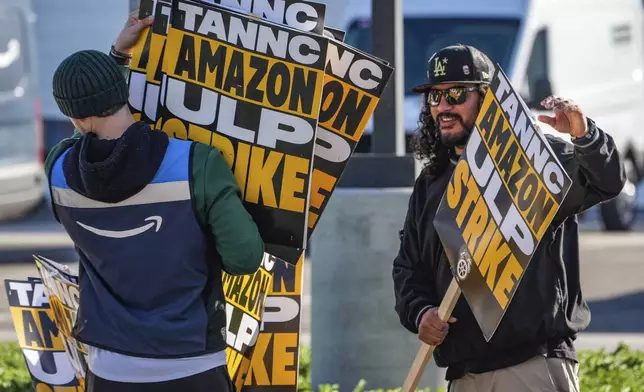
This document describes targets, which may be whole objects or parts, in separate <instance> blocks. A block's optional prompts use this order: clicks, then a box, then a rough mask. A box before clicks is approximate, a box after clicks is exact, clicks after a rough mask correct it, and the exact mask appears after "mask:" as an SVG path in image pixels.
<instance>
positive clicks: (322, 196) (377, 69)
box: [282, 40, 393, 263]
mask: <svg viewBox="0 0 644 392" xmlns="http://www.w3.org/2000/svg"><path fill="white" fill-rule="evenodd" d="M392 74H393V68H392V67H391V66H389V65H388V64H387V63H386V62H384V61H382V60H380V59H378V58H375V57H373V56H370V55H367V54H366V53H364V52H362V51H360V50H357V49H355V48H353V47H351V46H349V45H347V44H345V43H342V42H338V41H334V40H330V41H329V46H328V51H327V61H326V65H325V75H324V89H323V90H322V106H321V108H320V116H319V126H318V130H317V135H316V144H315V159H314V160H313V173H312V175H311V195H310V205H309V210H308V215H309V216H308V232H307V236H308V237H309V238H310V237H311V235H312V234H313V230H314V229H315V227H316V225H317V223H318V222H319V217H320V215H321V214H322V212H323V211H324V209H325V208H326V205H327V203H328V201H329V198H330V197H331V194H332V193H333V191H334V190H335V188H336V186H337V184H338V181H339V180H340V177H341V176H342V173H343V172H344V170H345V169H346V166H347V164H348V163H349V159H350V158H351V156H352V155H353V152H354V151H355V148H356V146H357V144H358V142H359V141H360V138H361V137H362V135H363V133H364V130H365V128H366V126H367V123H368V122H369V119H370V118H371V116H372V115H373V112H374V110H375V109H376V106H377V105H378V102H379V101H380V97H381V95H382V92H383V90H384V89H385V87H386V85H387V83H388V82H389V79H390V78H391V75H392ZM299 257H300V254H299V253H297V252H295V250H287V251H285V252H283V253H282V259H284V260H285V261H286V262H289V263H293V262H294V261H295V260H297V259H298V258H299Z"/></svg>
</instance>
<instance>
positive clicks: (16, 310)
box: [4, 278, 85, 392]
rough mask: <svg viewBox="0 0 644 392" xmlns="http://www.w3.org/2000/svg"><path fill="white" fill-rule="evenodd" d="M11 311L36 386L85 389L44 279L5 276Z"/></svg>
mask: <svg viewBox="0 0 644 392" xmlns="http://www.w3.org/2000/svg"><path fill="white" fill-rule="evenodd" d="M4 283H5V289H6V293H7V299H8V302H9V311H10V313H11V318H12V321H13V325H14V327H15V329H16V336H17V338H18V345H19V346H20V348H21V349H22V354H23V356H24V358H25V363H26V365H27V370H28V371H29V374H30V376H31V379H32V384H33V387H34V390H36V391H42V392H56V391H58V392H62V391H65V392H83V391H84V390H85V379H84V377H79V376H77V374H76V372H75V370H74V367H73V366H72V363H71V361H70V356H69V355H68V354H67V351H66V350H67V348H66V344H65V341H64V338H63V336H62V334H61V333H60V332H59V331H60V330H59V329H58V327H57V325H56V322H55V317H54V311H53V309H52V308H51V306H50V304H49V298H48V295H47V293H46V290H45V285H44V284H43V282H42V280H40V279H37V278H29V279H28V280H9V279H7V280H5V281H4Z"/></svg>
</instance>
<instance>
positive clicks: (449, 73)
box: [411, 44, 494, 93]
mask: <svg viewBox="0 0 644 392" xmlns="http://www.w3.org/2000/svg"><path fill="white" fill-rule="evenodd" d="M493 74H494V64H493V63H492V60H490V58H489V57H487V56H486V55H485V53H483V52H481V51H480V50H478V49H476V48H475V47H473V46H469V45H463V44H456V45H451V46H447V47H444V48H443V49H441V50H439V51H438V52H436V53H434V54H433V55H432V57H431V58H430V59H429V60H428V61H427V83H425V84H421V85H419V86H415V87H413V88H412V89H411V91H413V92H415V93H422V92H423V91H425V90H427V89H429V88H430V87H432V86H434V85H436V84H441V83H475V84H483V83H490V81H491V80H492V76H493Z"/></svg>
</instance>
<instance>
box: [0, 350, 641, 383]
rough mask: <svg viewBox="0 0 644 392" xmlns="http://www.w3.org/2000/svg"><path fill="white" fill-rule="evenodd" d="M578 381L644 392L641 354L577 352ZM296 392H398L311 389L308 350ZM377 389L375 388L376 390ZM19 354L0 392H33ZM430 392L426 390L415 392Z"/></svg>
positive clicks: (3, 363) (11, 356)
mask: <svg viewBox="0 0 644 392" xmlns="http://www.w3.org/2000/svg"><path fill="white" fill-rule="evenodd" d="M578 355H579V360H580V362H581V365H580V369H579V378H580V384H581V385H580V386H581V391H583V392H644V352H643V351H636V350H632V349H629V348H628V347H627V346H626V345H623V344H622V345H620V346H619V347H618V348H617V349H616V350H615V351H612V352H608V351H605V350H596V351H580V352H579V354H578ZM299 372H300V377H299V386H298V392H400V391H401V390H402V389H401V388H396V389H366V388H367V385H368V384H367V382H366V381H365V380H361V381H360V382H359V383H358V385H356V386H355V387H354V388H353V390H352V391H340V389H339V388H338V386H337V385H332V384H324V385H318V387H317V389H312V387H311V349H310V347H309V346H304V345H303V346H301V348H300V366H299ZM376 387H377V386H376ZM33 391H34V388H33V386H32V384H31V377H30V376H29V372H28V371H27V366H26V364H25V360H24V357H23V355H22V351H21V350H20V348H19V347H18V345H17V344H16V343H15V342H7V343H0V392H33ZM419 391H422V392H430V390H429V388H427V389H423V390H419Z"/></svg>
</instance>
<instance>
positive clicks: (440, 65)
mask: <svg viewBox="0 0 644 392" xmlns="http://www.w3.org/2000/svg"><path fill="white" fill-rule="evenodd" d="M445 64H447V58H446V57H444V58H443V60H441V59H439V58H438V57H436V58H435V59H434V76H445V75H446V73H445Z"/></svg>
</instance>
